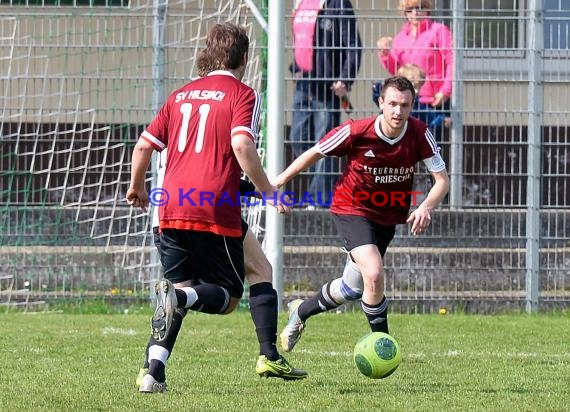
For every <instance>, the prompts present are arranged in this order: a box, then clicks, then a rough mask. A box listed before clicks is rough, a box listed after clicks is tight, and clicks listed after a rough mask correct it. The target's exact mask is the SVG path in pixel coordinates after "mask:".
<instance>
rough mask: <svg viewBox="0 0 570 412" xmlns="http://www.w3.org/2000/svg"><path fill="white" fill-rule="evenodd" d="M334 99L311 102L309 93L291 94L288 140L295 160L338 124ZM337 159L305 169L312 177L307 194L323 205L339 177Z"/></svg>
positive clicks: (332, 158)
mask: <svg viewBox="0 0 570 412" xmlns="http://www.w3.org/2000/svg"><path fill="white" fill-rule="evenodd" d="M334 99H337V100H338V97H336V96H334V95H332V97H331V99H330V100H329V101H326V100H325V101H321V100H317V99H315V98H314V97H313V96H312V95H311V93H310V92H308V91H305V90H302V88H300V87H297V88H296V90H295V94H294V95H293V120H292V125H291V132H290V135H289V140H290V141H291V143H292V145H293V151H294V152H295V156H296V157H298V156H299V155H301V154H302V153H303V152H305V151H306V150H308V149H310V148H311V147H313V146H314V145H315V144H316V143H317V142H318V141H319V140H320V139H321V137H323V136H324V135H325V134H326V133H327V132H328V131H330V130H332V129H333V128H335V127H336V126H338V125H339V124H340V110H339V107H338V102H337V101H335V100H334ZM339 162H340V159H339V158H336V157H325V158H323V159H321V160H319V161H318V162H317V164H316V165H315V166H314V167H312V168H311V169H309V171H310V172H313V173H314V175H313V178H312V179H311V183H310V185H309V189H308V192H309V194H310V195H311V197H312V198H313V199H314V200H315V202H316V201H317V196H319V197H320V198H321V199H322V201H323V202H326V201H330V199H331V197H332V196H331V195H330V193H331V192H332V191H333V188H334V184H335V183H336V180H337V179H338V176H339V174H340V167H339Z"/></svg>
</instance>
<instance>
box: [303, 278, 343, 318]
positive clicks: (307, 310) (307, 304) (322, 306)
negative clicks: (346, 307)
mask: <svg viewBox="0 0 570 412" xmlns="http://www.w3.org/2000/svg"><path fill="white" fill-rule="evenodd" d="M339 306H340V305H339V304H338V303H336V302H335V301H334V300H333V299H332V298H331V297H330V282H328V283H325V284H324V285H323V286H322V287H321V290H320V291H319V293H317V294H316V295H314V296H312V297H310V298H309V299H307V300H306V301H304V302H303V303H302V304H301V306H299V318H300V319H301V320H302V321H303V322H304V321H306V320H307V319H308V318H310V317H311V316H313V315H318V314H319V313H323V312H326V311H328V310H331V309H336V308H338V307H339Z"/></svg>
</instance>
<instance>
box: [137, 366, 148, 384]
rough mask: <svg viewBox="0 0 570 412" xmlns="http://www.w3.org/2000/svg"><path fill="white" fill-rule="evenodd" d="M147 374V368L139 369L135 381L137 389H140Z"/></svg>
mask: <svg viewBox="0 0 570 412" xmlns="http://www.w3.org/2000/svg"><path fill="white" fill-rule="evenodd" d="M147 373H148V368H140V370H139V374H138V375H137V380H136V383H137V388H140V387H141V383H142V380H143V378H144V376H145V375H146V374H147Z"/></svg>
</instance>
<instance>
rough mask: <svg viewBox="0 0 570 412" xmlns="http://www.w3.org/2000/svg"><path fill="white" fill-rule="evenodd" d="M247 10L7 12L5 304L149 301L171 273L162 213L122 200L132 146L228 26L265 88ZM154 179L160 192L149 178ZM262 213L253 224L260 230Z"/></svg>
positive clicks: (118, 7)
mask: <svg viewBox="0 0 570 412" xmlns="http://www.w3.org/2000/svg"><path fill="white" fill-rule="evenodd" d="M98 3H99V4H102V5H101V6H99V5H98ZM245 3H246V2H242V1H237V0H235V1H234V0H229V1H224V2H218V1H206V0H193V1H192V0H178V1H165V0H164V1H155V2H152V1H151V2H143V1H140V2H138V1H131V2H130V5H129V4H128V2H124V1H103V2H93V1H92V2H86V4H91V6H90V7H81V4H82V2H81V1H75V2H69V4H70V5H71V6H70V7H61V5H63V4H64V2H49V1H43V2H41V4H40V2H10V4H11V6H8V7H2V8H0V13H2V14H0V84H1V88H2V90H3V91H4V92H3V93H2V94H1V95H0V99H1V100H0V139H1V140H0V141H1V143H2V144H1V146H0V159H1V162H2V168H1V170H0V208H1V209H2V212H1V214H0V227H1V230H0V245H2V253H0V267H1V268H2V269H3V270H2V272H3V274H4V276H3V278H2V279H0V293H2V292H5V293H4V294H3V295H0V297H1V296H4V298H3V300H4V303H6V301H7V300H13V301H16V300H18V296H19V295H18V293H17V292H18V291H23V292H26V296H27V292H33V291H35V292H37V293H38V295H41V296H42V298H43V297H48V298H49V297H59V296H61V295H65V294H70V293H71V294H78V293H95V294H97V295H100V294H101V293H106V294H108V293H111V294H112V295H117V296H122V295H124V294H127V295H131V294H132V295H136V294H139V293H143V294H144V293H145V292H144V288H145V285H146V284H147V283H148V282H149V281H150V280H151V279H153V278H154V277H155V276H156V275H157V273H158V262H157V261H156V259H154V258H153V253H152V249H153V246H152V238H151V232H150V220H149V214H148V213H143V212H141V211H139V210H135V209H133V208H131V207H129V206H127V204H126V202H125V201H124V200H123V199H124V196H125V192H126V189H127V186H128V182H129V178H130V165H129V164H130V156H131V152H132V147H133V146H134V143H135V142H136V140H137V138H138V136H139V134H140V132H141V131H142V130H143V128H144V127H145V126H146V125H147V124H148V122H149V121H150V120H151V119H152V117H153V116H154V113H155V112H156V110H157V109H158V108H159V106H160V105H161V103H162V101H163V100H161V99H164V97H165V96H166V95H167V94H168V93H169V92H170V91H171V90H174V89H175V88H177V87H180V86H181V85H182V84H184V83H185V82H187V81H188V80H189V79H190V78H192V77H194V76H195V75H196V73H195V72H194V70H195V69H194V60H195V57H196V55H197V53H198V51H199V50H200V49H201V48H202V47H203V45H204V40H205V36H206V34H207V32H208V30H209V29H210V27H211V26H212V25H213V24H215V23H219V22H225V21H231V22H234V23H240V24H242V25H245V26H246V27H247V29H248V31H249V34H250V39H251V49H250V63H249V66H248V72H247V73H246V77H245V79H244V81H245V82H246V83H247V84H249V85H250V86H252V87H254V88H256V89H258V90H260V88H261V87H262V86H263V85H262V80H263V69H262V68H263V67H264V63H263V55H262V52H261V50H262V49H261V48H260V45H259V44H258V42H257V41H256V39H259V38H263V36H259V33H260V31H261V28H260V26H259V24H258V23H257V21H256V20H255V18H253V16H252V13H251V8H250V7H249V6H248V5H247V4H245ZM247 3H250V5H251V4H253V2H247ZM4 4H5V2H2V5H4ZM24 5H26V6H27V7H23V6H24ZM36 5H39V6H38V7H33V6H36ZM51 5H56V6H57V5H59V6H60V7H55V6H54V7H50V6H51ZM162 6H165V7H162ZM148 179H149V185H150V181H151V179H152V174H151V172H150V171H149V174H148ZM256 215H259V213H257V214H256V213H250V216H249V217H248V219H249V221H250V224H252V225H253V228H254V229H256V230H257V229H258V225H256V223H258V222H259V220H258V219H259V217H258V216H257V217H256ZM257 232H258V233H259V231H257ZM26 282H29V283H26ZM10 291H13V292H14V293H10V294H9V296H10V298H6V296H8V292H10Z"/></svg>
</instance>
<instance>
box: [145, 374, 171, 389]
mask: <svg viewBox="0 0 570 412" xmlns="http://www.w3.org/2000/svg"><path fill="white" fill-rule="evenodd" d="M139 392H144V393H164V392H166V382H158V381H157V380H156V379H154V377H153V376H152V375H150V374H148V373H147V374H146V375H144V376H143V378H142V380H141V385H140V386H139Z"/></svg>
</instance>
